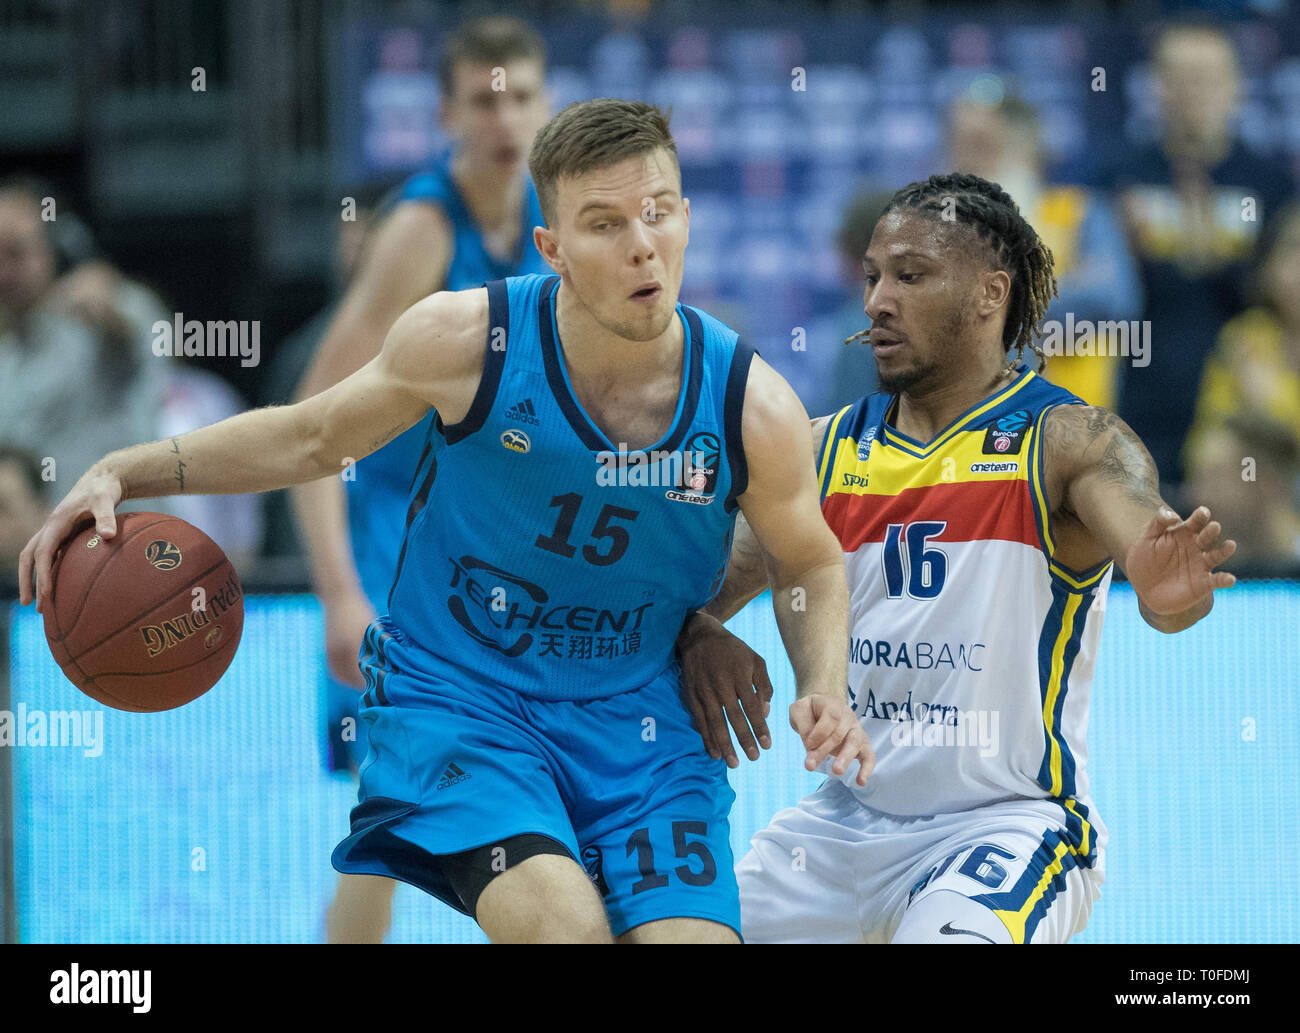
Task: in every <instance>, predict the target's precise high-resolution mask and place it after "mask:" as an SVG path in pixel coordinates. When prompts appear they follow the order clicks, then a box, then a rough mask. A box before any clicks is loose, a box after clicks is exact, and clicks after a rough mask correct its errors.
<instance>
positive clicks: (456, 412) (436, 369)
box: [380, 287, 505, 424]
mask: <svg viewBox="0 0 1300 1033" xmlns="http://www.w3.org/2000/svg"><path fill="white" fill-rule="evenodd" d="M488 318H489V317H488V292H487V288H486V287H476V288H474V289H473V290H465V291H439V292H438V293H437V294H430V295H429V296H428V297H427V298H424V299H423V300H421V301H418V302H416V303H415V304H414V305H412V306H411V307H410V308H408V309H407V310H406V311H405V312H403V313H402V315H401V316H400V317H398V319H397V322H395V323H394V324H393V327H392V329H391V330H389V332H388V337H387V339H386V340H385V341H384V350H383V352H382V354H381V356H380V361H381V362H383V363H384V364H385V365H386V366H387V370H388V372H389V373H390V374H391V375H392V376H395V377H398V378H401V379H402V380H404V381H406V382H407V383H409V384H410V385H411V386H412V388H413V389H414V390H416V391H417V392H418V393H419V394H420V395H421V396H422V397H424V398H425V399H427V401H428V402H429V404H430V405H432V406H433V407H434V408H436V409H437V410H438V412H439V414H440V415H441V416H442V419H443V422H444V423H447V424H452V423H457V422H459V421H460V420H462V419H463V418H464V417H465V414H466V413H468V412H469V408H470V405H471V404H472V403H473V401H474V394H475V392H476V391H477V390H478V384H479V380H480V379H481V376H482V373H483V358H484V355H485V353H486V351H487V349H488V347H490V346H491V343H492V342H491V341H490V340H489V333H490V328H489V326H488ZM502 333H503V334H504V328H502ZM504 343H505V342H504V340H503V341H502V346H504Z"/></svg>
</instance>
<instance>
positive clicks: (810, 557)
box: [738, 358, 875, 784]
mask: <svg viewBox="0 0 1300 1033" xmlns="http://www.w3.org/2000/svg"><path fill="white" fill-rule="evenodd" d="M741 438H742V441H743V447H744V450H745V463H746V466H747V467H748V471H749V480H748V483H747V485H746V488H745V491H744V494H742V495H741V496H740V497H739V499H738V502H739V503H740V509H741V512H742V513H743V514H744V517H745V520H746V521H747V522H748V524H749V526H750V528H751V529H752V530H753V532H754V536H755V537H756V538H757V540H758V544H759V545H760V546H761V547H762V550H763V556H764V562H765V564H766V565H767V571H768V580H769V581H770V583H771V585H772V609H773V610H774V612H775V614H776V622H777V627H778V628H779V629H780V632H781V641H782V642H783V643H784V644H785V649H786V653H787V654H788V655H789V657H790V664H791V666H792V667H793V668H794V674H795V684H796V697H797V698H796V699H795V702H794V703H793V704H792V705H791V707H790V724H791V726H792V727H793V728H794V730H795V731H796V732H798V733H799V735H800V737H801V738H802V739H803V742H804V746H805V747H806V748H807V749H808V757H807V760H806V761H805V764H806V766H807V767H808V769H809V770H815V769H816V768H817V767H818V766H819V765H820V764H821V762H822V760H823V759H824V758H826V757H828V756H831V755H834V756H835V762H834V765H833V771H834V773H835V774H843V772H844V771H845V769H846V768H847V767H848V765H849V763H850V762H851V761H852V760H853V759H854V758H855V757H856V758H857V759H858V760H859V761H860V764H861V768H860V771H859V774H858V781H859V783H861V784H865V783H866V778H867V775H868V774H869V773H870V771H871V768H872V766H873V765H874V763H875V760H874V757H873V756H872V753H871V743H870V741H869V740H868V739H867V736H866V733H865V732H863V730H862V725H861V723H860V722H859V720H858V718H857V715H856V714H854V712H853V710H852V708H851V707H850V706H849V702H848V640H849V588H848V581H847V579H846V577H845V573H844V553H843V551H842V550H841V549H840V544H839V542H838V540H837V539H836V538H835V534H834V532H833V531H831V529H830V528H829V527H828V526H827V525H826V521H825V519H823V517H822V511H821V505H820V501H819V493H818V490H817V477H816V473H815V471H814V469H813V464H812V463H811V462H810V461H809V459H810V456H811V454H812V431H811V428H810V426H809V423H808V414H807V413H806V412H805V411H804V408H803V405H802V404H801V403H800V401H799V399H798V397H797V396H796V395H795V393H794V391H793V390H792V389H791V388H790V385H789V384H787V383H786V382H785V381H784V380H783V379H782V378H781V377H780V376H779V375H778V374H777V373H776V372H775V371H774V370H773V369H772V368H771V367H770V366H768V365H767V363H765V362H763V361H762V360H761V359H758V358H755V359H754V361H753V364H752V365H751V366H750V371H749V380H748V382H747V383H746V388H745V403H744V409H743V413H742V416H741Z"/></svg>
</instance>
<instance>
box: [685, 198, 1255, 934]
mask: <svg viewBox="0 0 1300 1033" xmlns="http://www.w3.org/2000/svg"><path fill="white" fill-rule="evenodd" d="M864 270H865V273H866V290H865V296H864V302H865V308H866V313H867V315H868V317H869V318H870V319H871V330H870V333H869V338H870V341H871V346H872V349H873V351H874V353H875V358H876V367H877V370H878V373H879V378H880V384H881V386H882V388H883V393H881V394H876V395H871V396H869V397H867V398H863V399H861V400H860V401H858V402H857V403H855V404H853V405H850V406H847V407H846V408H844V409H843V410H841V411H840V412H838V413H834V414H832V415H830V416H825V417H822V418H820V419H818V420H815V421H814V422H813V426H814V437H815V438H816V440H817V441H818V442H819V446H818V450H817V453H816V463H817V469H818V472H819V477H820V492H821V499H822V510H823V513H824V515H825V517H826V520H827V522H828V524H829V525H830V527H831V529H832V530H833V531H834V532H835V533H836V536H837V537H838V538H839V540H840V546H841V549H842V551H843V558H844V563H845V566H846V570H847V574H848V578H849V584H850V594H851V599H852V604H851V613H850V636H851V637H850V640H849V647H850V663H849V689H850V693H851V695H852V696H853V700H854V706H855V710H856V712H857V714H858V716H859V717H860V719H861V721H862V725H863V728H864V729H865V730H866V731H867V732H868V733H869V735H870V737H871V740H872V744H873V747H874V752H875V755H876V758H877V764H876V768H875V772H874V773H873V775H872V777H871V779H870V781H869V782H868V783H866V785H862V784H860V783H855V782H854V781H853V779H852V774H853V772H852V770H851V769H850V770H849V771H848V772H846V773H845V774H843V775H839V774H838V773H834V772H830V774H831V776H832V777H830V778H829V779H828V780H827V781H826V782H825V783H824V784H823V785H822V786H821V787H820V788H819V789H818V790H817V791H816V792H814V793H812V794H811V795H810V796H808V797H806V798H805V799H804V800H802V801H801V802H800V803H799V805H798V806H797V807H793V808H789V809H787V810H783V811H781V812H779V813H778V814H777V815H776V816H775V817H774V818H773V819H772V821H771V823H770V825H769V826H768V827H767V828H766V829H764V830H763V831H761V832H759V833H758V834H757V835H756V836H755V837H754V839H753V849H752V850H751V851H750V852H749V854H748V855H747V856H746V857H745V858H744V859H743V860H742V861H741V862H740V864H739V865H738V867H737V876H738V878H739V883H740V891H741V906H742V915H743V922H742V925H743V930H744V934H745V937H746V939H747V940H750V941H757V942H772V941H779V942H785V941H811V942H895V943H915V942H928V943H1013V942H1014V943H1028V942H1034V943H1042V942H1049V943H1050V942H1056V943H1060V942H1064V941H1066V940H1067V939H1069V938H1070V937H1071V936H1072V935H1074V934H1075V933H1077V932H1079V931H1080V930H1081V929H1082V928H1083V927H1084V925H1085V923H1086V922H1087V920H1088V916H1089V914H1090V913H1091V910H1092V905H1093V902H1094V900H1095V899H1096V898H1097V896H1098V894H1099V892H1100V886H1101V883H1102V881H1103V879H1104V852H1105V847H1106V840H1107V833H1106V829H1105V826H1104V825H1103V824H1102V823H1101V820H1100V818H1099V817H1098V815H1097V814H1096V813H1095V812H1094V809H1093V806H1092V802H1091V799H1090V798H1089V795H1088V781H1087V775H1086V771H1085V764H1086V756H1087V751H1086V743H1085V731H1086V727H1087V719H1088V693H1089V689H1090V687H1091V681H1092V675H1093V671H1094V669H1095V665H1096V658H1097V648H1098V643H1099V640H1100V636H1101V623H1102V618H1103V615H1104V611H1105V598H1106V591H1107V587H1108V585H1109V582H1110V576H1111V572H1112V569H1113V564H1114V563H1118V564H1119V565H1120V566H1121V567H1122V568H1123V570H1124V573H1125V574H1126V575H1127V577H1128V579H1129V581H1130V582H1131V583H1132V585H1133V587H1134V589H1135V590H1136V593H1137V597H1138V600H1139V604H1140V608H1141V613H1142V616H1143V617H1144V619H1145V620H1146V621H1147V623H1148V624H1150V625H1151V626H1152V627H1153V628H1156V629H1158V630H1160V631H1164V632H1176V631H1181V630H1183V629H1185V628H1187V627H1190V626H1191V625H1192V624H1195V623H1196V622H1197V621H1199V620H1200V619H1201V618H1203V617H1204V616H1205V615H1206V614H1208V613H1209V611H1210V608H1211V606H1212V605H1213V593H1214V590H1215V589H1218V588H1226V587H1228V586H1230V585H1232V584H1233V581H1234V579H1233V577H1232V575H1231V574H1228V573H1225V572H1216V571H1215V567H1217V566H1218V565H1219V564H1221V563H1222V562H1223V561H1224V560H1226V559H1227V558H1228V557H1229V556H1231V555H1232V553H1233V551H1234V549H1235V547H1236V546H1235V544H1234V543H1233V542H1232V541H1231V540H1228V541H1221V540H1220V531H1221V529H1220V527H1219V524H1218V523H1217V522H1215V521H1213V520H1211V518H1210V513H1209V511H1208V510H1207V509H1205V508H1204V507H1201V508H1199V509H1197V510H1196V511H1195V512H1193V513H1192V514H1191V515H1190V516H1189V517H1188V518H1187V519H1185V520H1182V519H1180V518H1179V517H1178V516H1177V515H1176V514H1175V513H1174V512H1173V510H1172V509H1171V508H1170V507H1169V506H1168V505H1167V504H1166V503H1165V502H1164V500H1163V499H1162V498H1161V496H1160V490H1159V485H1158V483H1157V476H1156V471H1155V466H1154V464H1153V462H1152V460H1151V457H1150V455H1149V454H1148V452H1147V450H1146V449H1145V447H1143V445H1142V442H1141V441H1139V440H1138V438H1137V437H1136V436H1135V435H1134V434H1133V432H1132V431H1131V430H1130V429H1129V428H1128V427H1127V426H1126V425H1125V424H1124V423H1123V421H1121V420H1120V419H1118V418H1117V417H1115V416H1114V415H1112V414H1111V413H1109V412H1107V411H1106V410H1104V409H1099V408H1095V407H1093V406H1089V405H1086V404H1084V403H1083V402H1082V401H1081V400H1080V399H1079V398H1077V397H1075V396H1074V395H1072V394H1070V393H1069V392H1067V391H1064V390H1062V389H1061V388H1059V387H1056V386H1054V385H1052V384H1050V383H1048V382H1047V381H1045V380H1043V379H1042V378H1041V377H1040V376H1038V374H1037V372H1036V371H1034V370H1031V369H1029V368H1028V367H1027V366H1026V365H1025V364H1024V363H1022V362H1020V361H1019V354H1020V352H1022V351H1023V349H1024V347H1025V346H1030V347H1032V348H1033V350H1034V351H1035V352H1036V353H1037V354H1038V355H1039V357H1040V358H1041V357H1042V352H1041V351H1040V350H1039V348H1038V347H1037V346H1036V345H1035V344H1034V339H1033V334H1034V332H1035V330H1036V329H1037V327H1038V324H1039V321H1040V320H1041V318H1042V314H1043V312H1044V311H1045V310H1046V307H1047V303H1048V301H1049V299H1050V298H1051V296H1052V295H1053V294H1054V293H1055V282H1054V278H1053V274H1052V256H1051V252H1050V251H1049V250H1048V249H1047V248H1046V247H1045V246H1044V245H1043V244H1042V242H1041V241H1040V240H1039V239H1038V236H1037V234H1035V232H1034V230H1033V228H1032V227H1031V226H1029V224H1028V223H1027V222H1026V221H1025V220H1024V218H1023V217H1022V216H1021V214H1020V212H1019V210H1018V208H1017V207H1016V205H1015V203H1014V202H1013V201H1012V200H1011V198H1010V197H1008V196H1007V194H1006V193H1005V192H1004V191H1002V190H1001V188H999V187H998V186H996V185H995V184H991V183H988V182H987V181H985V180H983V179H980V178H978V177H976V176H970V175H948V176H936V177H932V178H931V179H929V180H927V181H925V182H922V183H913V184H911V185H910V186H908V187H905V188H904V189H903V190H901V191H899V192H898V193H897V194H895V195H894V197H893V199H892V200H891V201H890V203H889V205H888V206H887V208H886V209H885V212H884V214H883V215H882V216H881V217H880V219H879V221H878V222H877V224H876V229H875V233H874V235H873V236H872V238H871V243H870V246H869V247H868V249H867V252H866V255H865V259H864ZM1012 348H1014V349H1016V353H1017V354H1016V357H1015V358H1013V359H1011V360H1008V350H1009V349H1012ZM762 537H763V536H761V535H760V536H759V538H762ZM762 551H763V550H762V547H761V545H760V542H759V541H758V540H756V539H755V537H754V536H753V535H751V534H750V533H749V532H748V530H747V529H746V528H745V527H744V525H743V522H742V524H741V525H739V527H738V530H737V535H736V541H735V545H734V547H733V549H732V556H731V565H730V568H729V570H728V573H727V578H726V582H725V584H724V585H723V587H722V589H721V591H720V592H719V594H718V595H717V596H716V597H715V598H714V600H713V601H712V602H711V603H710V605H709V607H708V608H707V610H706V612H705V613H703V614H699V615H696V616H694V617H692V619H691V621H689V622H688V624H687V627H686V628H685V629H684V632H683V639H682V662H683V666H684V669H685V676H686V683H687V685H688V686H689V687H690V689H691V695H692V702H691V705H692V707H693V708H694V709H696V710H697V711H703V710H712V711H713V712H717V711H718V709H719V708H720V707H722V706H723V705H725V706H727V707H729V708H730V709H731V710H733V711H734V710H736V709H737V703H738V701H742V702H744V703H745V705H746V708H747V709H748V711H749V712H751V713H752V712H754V706H753V704H754V697H755V690H754V687H753V685H752V684H751V683H750V681H749V680H746V679H743V678H742V680H741V681H740V683H739V684H737V682H736V679H735V677H734V676H733V675H729V673H728V672H729V671H730V670H732V669H734V668H735V667H737V666H739V667H740V668H741V669H742V670H744V671H749V670H750V669H751V668H752V666H753V662H751V660H750V659H749V658H746V657H744V656H743V655H742V654H743V651H742V650H740V648H739V646H738V643H737V640H735V639H733V638H732V637H731V636H729V635H728V634H727V633H726V632H725V631H724V630H723V629H721V627H720V625H719V624H718V623H717V622H718V621H720V620H725V619H727V618H728V617H730V616H731V615H732V614H733V613H735V612H736V611H737V610H738V609H739V608H740V607H741V606H742V605H744V603H745V602H746V601H747V600H748V599H750V598H752V597H753V596H754V595H755V594H757V593H758V592H759V591H761V590H762V589H763V588H765V587H766V585H767V578H766V577H765V575H764V568H763V558H762ZM738 655H740V657H741V659H740V662H739V663H737V661H736V657H737V656H738ZM764 730H765V728H764V726H763V724H762V722H759V723H758V724H757V725H756V727H755V728H754V732H757V733H758V734H759V735H761V734H762V733H763V731H764ZM750 734H751V733H749V732H745V733H743V734H741V736H740V738H741V742H742V745H746V746H748V745H750V743H749V741H748V736H749V735H750ZM705 735H706V737H707V738H708V742H709V748H710V750H711V752H713V753H714V754H718V753H720V752H722V753H725V752H729V751H730V750H731V742H730V736H729V735H728V733H727V731H726V726H725V724H722V723H714V724H713V725H712V726H711V727H706V729H705ZM752 755H753V754H752V752H751V756H752ZM796 847H799V848H802V849H803V851H804V853H803V855H802V861H803V863H802V864H801V865H792V864H791V862H790V858H791V856H792V854H791V851H792V850H794V849H795V848H796Z"/></svg>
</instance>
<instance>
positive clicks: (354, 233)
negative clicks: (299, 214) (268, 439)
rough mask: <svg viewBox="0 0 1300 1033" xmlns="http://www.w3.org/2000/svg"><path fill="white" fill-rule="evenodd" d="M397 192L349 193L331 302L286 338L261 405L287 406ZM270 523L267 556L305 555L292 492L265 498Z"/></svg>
mask: <svg viewBox="0 0 1300 1033" xmlns="http://www.w3.org/2000/svg"><path fill="white" fill-rule="evenodd" d="M393 194H394V191H393V189H392V187H390V186H389V185H388V184H386V183H383V184H367V185H363V186H359V187H357V188H355V189H352V190H348V191H346V192H345V196H348V197H353V198H355V199H356V202H357V204H356V211H355V215H356V218H355V219H352V220H340V221H339V229H338V236H337V238H336V239H335V242H334V263H333V265H334V280H333V283H332V284H331V291H330V294H331V297H332V300H331V301H330V303H329V305H327V306H326V307H325V308H323V309H321V310H320V311H319V312H318V313H316V315H314V316H312V318H311V319H309V320H308V321H307V322H306V323H305V324H304V325H303V326H302V327H300V328H299V329H297V330H295V331H294V332H293V333H292V334H290V335H289V336H288V337H286V338H285V339H284V341H283V343H281V345H280V347H279V348H278V349H276V352H275V358H274V360H272V362H271V365H270V368H269V370H268V371H267V374H266V376H265V377H264V378H263V379H262V395H261V397H260V398H259V399H258V401H259V403H260V404H262V405H288V404H290V403H291V402H292V401H293V393H294V390H295V389H296V388H297V386H298V383H299V381H301V380H302V377H303V374H304V372H305V371H306V369H307V367H308V366H309V365H310V364H311V360H312V358H313V357H314V356H315V354H316V351H317V348H318V346H319V345H320V342H321V338H322V337H324V336H325V331H326V330H328V329H329V326H330V323H331V322H332V321H333V319H334V314H335V311H336V310H337V309H338V305H339V301H340V300H341V299H342V297H343V295H344V294H345V293H346V291H347V287H348V284H349V283H351V282H352V276H353V274H354V273H355V272H356V271H357V269H358V267H359V266H360V264H361V258H362V256H363V255H364V253H365V246H366V241H367V239H368V237H369V234H370V231H371V229H373V228H374V226H375V225H376V219H377V216H379V215H380V214H381V213H382V212H383V211H385V210H386V209H387V207H388V204H389V203H390V195H393ZM265 515H266V526H265V533H264V535H263V539H262V552H263V553H264V554H265V555H268V556H296V557H301V556H302V555H303V549H302V543H301V542H300V541H299V538H298V526H297V521H296V520H294V517H293V511H292V508H291V506H290V502H289V492H288V491H276V492H271V493H270V494H268V495H267V496H266V505H265Z"/></svg>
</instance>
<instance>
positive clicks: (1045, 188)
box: [819, 95, 1142, 412]
mask: <svg viewBox="0 0 1300 1033" xmlns="http://www.w3.org/2000/svg"><path fill="white" fill-rule="evenodd" d="M948 150H949V162H950V164H949V168H951V169H952V170H953V171H955V172H969V173H972V174H973V175H976V176H979V177H981V178H982V179H986V180H988V181H989V182H990V183H997V184H998V185H999V186H1001V187H1002V189H1003V190H1005V191H1006V192H1007V193H1008V194H1010V195H1011V199H1012V200H1013V201H1015V202H1016V204H1017V205H1018V206H1019V207H1020V211H1021V212H1022V213H1023V214H1024V217H1025V219H1026V220H1027V221H1028V222H1029V223H1030V225H1032V226H1033V227H1034V229H1035V230H1036V231H1037V232H1038V234H1039V236H1040V237H1041V239H1042V241H1043V243H1044V244H1046V245H1047V247H1048V250H1049V251H1051V252H1052V258H1053V260H1054V263H1055V270H1054V271H1055V274H1056V284H1057V291H1058V294H1057V298H1056V300H1055V301H1053V302H1052V305H1051V307H1050V308H1049V309H1048V311H1047V314H1046V315H1045V317H1044V318H1045V319H1054V320H1058V321H1060V322H1062V323H1064V321H1065V317H1066V313H1070V314H1071V315H1072V316H1073V317H1074V320H1075V322H1076V323H1077V322H1079V321H1082V320H1091V321H1094V322H1097V321H1101V320H1112V319H1113V320H1122V321H1128V320H1130V319H1137V318H1138V317H1139V316H1140V315H1141V308H1142V290H1141V282H1140V280H1139V278H1138V275H1137V266H1136V264H1135V263H1134V261H1133V256H1132V255H1131V254H1130V252H1129V250H1128V242H1127V241H1126V240H1125V238H1124V231H1123V228H1122V226H1121V225H1120V222H1119V219H1118V218H1117V217H1116V215H1115V212H1114V210H1113V209H1112V207H1111V205H1110V202H1109V200H1108V199H1107V198H1106V196H1105V195H1104V194H1102V193H1100V192H1098V191H1096V190H1091V189H1088V188H1087V187H1083V186H1078V185H1074V184H1065V183H1062V184H1057V183H1053V182H1051V181H1050V180H1049V179H1048V178H1047V175H1046V155H1045V153H1044V147H1043V138H1042V131H1041V128H1040V126H1039V122H1038V116H1037V115H1036V113H1035V112H1034V109H1033V107H1032V105H1030V104H1028V103H1026V102H1025V101H1024V100H1021V99H1020V98H1019V97H1016V96H1014V95H1006V96H1003V97H1002V98H1001V99H1000V100H998V101H996V102H992V103H986V102H984V101H982V100H977V99H975V98H974V97H972V96H969V95H968V96H963V97H962V98H961V99H959V100H958V101H957V103H956V104H954V105H953V106H952V108H951V109H950V111H949V115H948ZM865 250H866V248H863V251H864V252H865ZM1105 347H1106V343H1105V342H1104V341H1098V342H1097V343H1096V344H1095V345H1094V348H1095V349H1105ZM1125 361H1126V360H1125V359H1124V358H1123V357H1122V356H1112V355H1106V354H1104V353H1102V354H1093V355H1063V354H1049V355H1048V356H1047V365H1046V367H1045V368H1044V370H1043V375H1044V376H1045V377H1047V379H1048V380H1050V381H1051V382H1052V383H1053V384H1058V385H1060V386H1061V387H1063V388H1065V389H1066V390H1067V391H1070V392H1072V393H1073V394H1076V395H1078V396H1079V397H1080V398H1082V399H1083V400H1084V401H1085V402H1087V403H1089V404H1090V405H1100V406H1102V407H1103V408H1108V409H1109V408H1114V406H1115V403H1116V400H1117V398H1118V388H1119V378H1120V370H1121V368H1122V366H1123V364H1124V363H1125ZM819 411H821V412H831V411H833V410H832V409H829V408H828V409H822V410H819Z"/></svg>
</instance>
